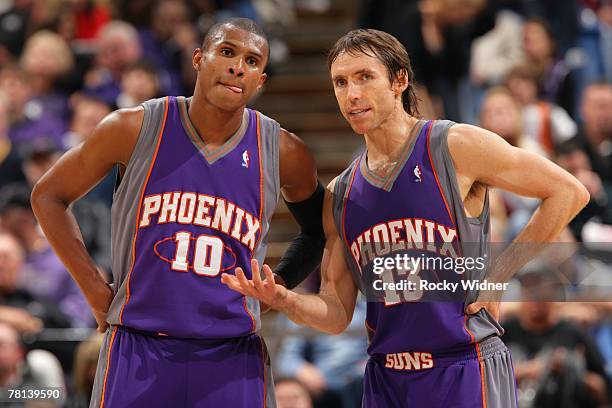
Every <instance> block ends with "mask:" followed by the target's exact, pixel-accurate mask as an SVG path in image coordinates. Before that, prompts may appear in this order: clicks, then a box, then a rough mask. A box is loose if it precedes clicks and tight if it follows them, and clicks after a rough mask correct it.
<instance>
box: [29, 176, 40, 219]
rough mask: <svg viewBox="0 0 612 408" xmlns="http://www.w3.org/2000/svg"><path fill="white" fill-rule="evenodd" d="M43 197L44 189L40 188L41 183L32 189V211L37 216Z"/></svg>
mask: <svg viewBox="0 0 612 408" xmlns="http://www.w3.org/2000/svg"><path fill="white" fill-rule="evenodd" d="M42 196H43V188H42V187H41V186H40V183H36V184H35V185H34V188H32V193H31V194H30V204H31V205H32V211H34V214H36V213H37V212H38V209H39V208H40V203H41V201H42Z"/></svg>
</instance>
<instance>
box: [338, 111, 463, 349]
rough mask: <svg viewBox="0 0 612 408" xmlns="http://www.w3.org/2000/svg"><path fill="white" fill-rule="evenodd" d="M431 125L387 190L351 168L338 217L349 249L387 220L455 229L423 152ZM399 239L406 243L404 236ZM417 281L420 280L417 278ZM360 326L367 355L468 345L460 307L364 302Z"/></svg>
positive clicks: (367, 280) (368, 273) (368, 281)
mask: <svg viewBox="0 0 612 408" xmlns="http://www.w3.org/2000/svg"><path fill="white" fill-rule="evenodd" d="M431 126H432V122H431V121H430V122H429V123H427V124H426V125H425V126H423V128H422V130H421V132H420V133H419V135H418V138H417V140H416V142H415V145H414V149H413V151H412V153H411V154H410V156H409V157H408V159H407V161H406V163H405V164H404V166H403V168H402V169H401V170H400V173H399V175H398V177H397V179H396V180H395V182H394V183H393V186H392V188H391V191H386V190H383V189H381V188H378V187H375V186H373V185H372V184H371V183H370V182H369V181H368V180H367V179H366V178H365V177H364V175H363V173H362V171H361V168H360V165H359V163H358V164H357V169H356V170H355V177H354V180H353V183H352V187H350V193H349V196H348V198H347V201H346V208H345V218H344V233H345V234H346V241H347V242H348V247H349V248H350V246H351V244H352V243H353V242H355V241H356V239H357V237H358V236H359V235H360V234H361V233H362V232H364V231H366V230H368V229H369V228H372V227H374V226H376V225H378V224H380V223H385V222H389V221H392V220H401V219H404V218H412V219H421V220H431V221H434V222H436V223H437V224H441V225H444V226H446V227H447V228H456V226H455V224H454V222H453V220H452V219H451V218H450V216H449V214H448V212H447V210H446V206H445V203H444V201H443V198H442V192H441V191H440V190H439V188H438V185H437V181H436V178H435V175H434V170H433V169H432V166H431V161H430V157H429V152H428V148H427V132H428V130H429V129H430V128H431ZM362 160H365V159H364V158H362ZM416 166H419V168H420V169H421V175H420V179H419V180H420V181H417V179H416V178H415V175H414V171H413V169H415V167H416ZM401 233H402V234H404V232H401ZM402 238H403V239H406V237H405V236H404V235H402ZM424 239H425V238H424ZM455 239H456V238H455ZM372 240H374V238H372ZM437 240H438V238H436V241H437ZM430 255H431V254H430ZM417 256H418V255H417ZM370 266H371V264H370ZM372 274H373V272H372V270H371V268H369V269H368V268H366V267H364V270H363V273H362V275H361V278H362V279H363V280H364V283H363V286H364V287H366V288H368V287H371V286H372V281H373V280H374V277H373V275H372ZM451 274H452V275H454V276H452V275H451ZM420 276H421V277H422V276H423V275H422V273H421V274H420ZM457 276H459V275H457V274H455V273H453V272H449V273H447V276H445V277H444V279H448V280H450V279H453V278H456V277H457ZM427 280H429V279H427ZM368 300H370V299H368ZM366 322H367V326H368V327H369V328H370V334H371V342H370V346H369V348H368V353H369V354H370V355H373V354H377V353H380V354H386V353H396V352H403V351H407V350H418V351H427V352H434V351H438V350H445V349H450V348H454V347H457V346H461V345H465V344H469V343H471V341H472V339H471V338H470V336H469V334H468V333H467V331H466V330H465V327H464V322H465V313H464V311H463V303H462V302H451V301H428V302H402V303H397V304H395V305H385V303H384V302H383V301H376V302H372V301H370V302H368V310H367V318H366ZM398 328H402V330H398Z"/></svg>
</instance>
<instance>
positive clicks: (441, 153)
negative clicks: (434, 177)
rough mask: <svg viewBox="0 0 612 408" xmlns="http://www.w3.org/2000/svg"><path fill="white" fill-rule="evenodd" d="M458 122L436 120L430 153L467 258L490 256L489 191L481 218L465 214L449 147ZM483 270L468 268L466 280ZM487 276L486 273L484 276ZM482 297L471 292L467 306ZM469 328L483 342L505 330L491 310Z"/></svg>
mask: <svg viewBox="0 0 612 408" xmlns="http://www.w3.org/2000/svg"><path fill="white" fill-rule="evenodd" d="M454 124H455V123H454V122H451V121H447V120H439V121H435V123H434V127H433V129H432V130H431V135H430V152H431V156H432V160H433V163H434V167H435V169H436V172H437V174H438V178H439V180H440V186H441V187H442V190H443V193H444V196H445V197H446V201H447V202H448V204H449V206H450V211H451V213H452V215H453V218H454V220H455V223H456V225H457V230H458V231H457V233H458V235H459V237H460V239H461V250H462V255H463V256H464V257H472V258H477V257H484V256H486V257H490V247H489V230H490V225H489V200H488V192H487V194H486V197H485V202H484V206H483V209H482V212H481V214H480V216H479V217H477V218H472V217H468V216H467V215H466V213H465V208H464V205H463V199H462V197H461V191H460V189H459V184H458V182H457V174H456V171H455V166H454V164H453V160H452V157H451V154H450V151H449V149H448V130H449V129H450V127H451V126H453V125H454ZM477 272H479V271H467V272H466V273H465V275H464V276H465V278H466V279H478V280H481V279H483V278H484V275H483V274H482V273H479V274H477ZM480 275H483V276H480ZM477 298H478V291H472V292H470V293H469V294H468V295H467V299H466V305H467V304H470V303H472V302H474V301H475V300H476V299H477ZM467 327H468V330H470V332H471V333H472V334H473V335H474V338H475V340H476V341H480V340H482V339H484V338H486V337H488V336H490V335H492V334H497V335H502V334H503V329H502V328H501V326H500V325H499V323H497V322H496V321H495V319H493V317H492V316H491V315H490V314H489V313H480V312H479V313H476V314H474V315H472V316H470V317H469V319H468V321H467Z"/></svg>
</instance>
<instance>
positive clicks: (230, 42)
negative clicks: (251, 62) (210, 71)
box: [218, 40, 264, 59]
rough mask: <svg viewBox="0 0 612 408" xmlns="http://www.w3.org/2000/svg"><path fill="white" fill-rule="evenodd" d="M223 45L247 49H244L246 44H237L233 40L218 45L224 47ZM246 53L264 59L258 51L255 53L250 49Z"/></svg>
mask: <svg viewBox="0 0 612 408" xmlns="http://www.w3.org/2000/svg"><path fill="white" fill-rule="evenodd" d="M222 45H230V46H232V47H234V48H246V47H244V44H243V43H240V42H236V41H232V40H223V41H221V42H220V43H219V44H218V46H222ZM246 53H247V54H252V55H253V56H255V57H258V58H261V59H263V57H264V56H263V54H262V53H260V52H257V51H253V50H252V49H250V48H249V49H247V52H246Z"/></svg>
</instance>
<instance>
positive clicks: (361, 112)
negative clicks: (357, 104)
mask: <svg viewBox="0 0 612 408" xmlns="http://www.w3.org/2000/svg"><path fill="white" fill-rule="evenodd" d="M369 111H370V108H359V109H357V108H355V109H349V111H348V114H349V117H350V118H352V119H360V118H362V117H363V116H365V115H366V114H367V113H368V112H369Z"/></svg>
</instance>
